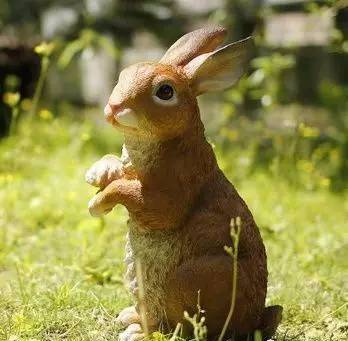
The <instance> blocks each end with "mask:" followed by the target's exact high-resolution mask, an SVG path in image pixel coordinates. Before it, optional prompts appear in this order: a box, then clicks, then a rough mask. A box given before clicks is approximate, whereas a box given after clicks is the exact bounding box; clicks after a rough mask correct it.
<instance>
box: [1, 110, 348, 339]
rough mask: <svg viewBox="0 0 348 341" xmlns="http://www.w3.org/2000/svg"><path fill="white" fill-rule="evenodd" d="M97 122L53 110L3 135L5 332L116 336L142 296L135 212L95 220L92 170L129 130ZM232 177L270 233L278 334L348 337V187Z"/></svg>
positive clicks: (224, 161) (257, 175)
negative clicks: (127, 282) (135, 292)
mask: <svg viewBox="0 0 348 341" xmlns="http://www.w3.org/2000/svg"><path fill="white" fill-rule="evenodd" d="M91 122H92V121H91V120H89V119H87V120H76V119H72V118H64V119H63V118H60V119H53V118H51V117H50V115H42V118H41V119H40V120H38V121H35V122H33V123H31V124H28V123H25V122H24V123H23V124H22V125H21V126H20V129H19V130H18V132H17V134H16V135H14V136H12V137H11V138H7V139H5V140H1V141H0V339H1V340H12V341H14V340H32V341H33V340H117V334H118V330H117V327H116V325H115V323H114V317H115V316H116V314H117V313H118V312H119V311H120V310H121V309H122V308H123V307H125V306H126V305H127V304H129V303H130V301H131V298H130V296H129V295H128V293H127V291H126V290H125V288H124V285H123V271H124V265H123V261H122V259H123V248H124V243H125V234H126V220H127V212H126V211H125V209H124V208H122V207H117V208H116V209H115V210H114V211H113V212H112V213H111V214H109V215H108V216H106V217H105V218H104V219H96V218H92V217H90V216H89V213H88V210H87V202H88V200H89V198H90V197H91V196H92V195H93V193H94V192H95V190H94V189H93V188H91V187H90V186H88V185H87V184H85V182H84V172H85V170H86V169H87V168H88V166H90V165H91V164H92V163H93V162H94V161H95V160H97V159H98V158H100V157H101V156H102V155H103V154H105V153H107V152H115V153H118V152H119V150H120V144H121V137H120V136H119V134H118V133H117V132H115V131H113V130H112V128H109V127H106V125H104V124H103V123H101V122H100V123H99V122H94V123H93V124H92V123H91ZM212 141H214V138H212ZM216 148H217V150H219V146H217V147H216ZM234 157H235V155H234ZM240 157H242V155H240ZM230 159H231V157H230V155H229V154H228V152H226V151H225V152H224V153H221V152H220V153H219V161H220V164H221V165H222V167H223V168H224V167H226V169H231V168H232V169H233V167H227V165H228V164H229V163H230V162H229V160H230ZM227 175H228V177H229V178H230V179H231V180H232V181H234V182H235V185H236V187H237V188H238V190H239V192H240V193H241V195H242V196H243V197H244V198H245V200H246V201H247V203H248V204H249V207H250V208H251V210H252V212H253V213H254V216H255V219H256V221H257V222H258V225H259V227H260V229H261V233H262V236H263V238H264V240H265V244H266V248H267V252H268V262H269V271H270V278H269V291H268V303H269V304H281V305H282V306H283V307H284V318H283V323H282V325H281V327H280V328H279V331H278V336H277V340H288V341H289V340H320V341H325V340H346V339H347V333H348V323H347V305H346V302H347V283H348V281H347V277H346V275H347V272H346V271H347V259H348V252H347V231H348V200H347V199H348V194H347V193H346V194H345V193H341V194H333V193H331V192H330V191H329V190H328V189H320V190H316V191H308V190H304V189H303V188H300V187H294V186H291V185H290V183H289V182H288V181H286V180H285V179H282V178H281V177H279V176H277V177H276V176H271V175H269V174H268V173H267V172H263V171H259V172H254V173H253V174H252V175H245V176H240V174H239V176H238V177H237V176H236V174H235V173H234V172H233V170H231V171H228V173H227ZM203 308H204V307H203ZM158 337H159V336H158V335H157V338H158Z"/></svg>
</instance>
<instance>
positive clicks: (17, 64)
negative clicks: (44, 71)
mask: <svg viewBox="0 0 348 341" xmlns="http://www.w3.org/2000/svg"><path fill="white" fill-rule="evenodd" d="M39 72H40V60H39V57H38V56H37V55H36V54H35V53H34V51H33V49H32V48H31V46H26V45H24V44H22V43H20V42H18V41H16V40H15V39H11V38H9V37H6V36H0V96H1V99H2V97H3V95H4V93H5V92H6V91H10V90H11V91H16V92H19V93H20V95H21V98H25V97H31V96H32V95H33V93H34V89H35V83H36V80H37V78H38V76H39ZM8 77H11V78H12V79H17V80H18V82H17V84H15V85H12V89H8V88H7V85H6V80H7V79H8ZM12 83H13V82H12ZM0 103H1V104H0V136H4V135H6V134H7V133H8V129H9V127H10V122H11V110H10V108H9V107H8V106H7V105H5V104H4V103H3V101H2V100H1V101H0Z"/></svg>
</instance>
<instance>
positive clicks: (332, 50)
mask: <svg viewBox="0 0 348 341" xmlns="http://www.w3.org/2000/svg"><path fill="white" fill-rule="evenodd" d="M207 22H213V23H220V24H222V25H224V26H225V27H226V28H228V31H229V37H228V41H234V40H237V39H241V38H243V37H246V36H249V35H253V36H254V37H255V42H256V48H255V51H254V58H253V60H252V62H251V67H250V71H249V74H248V75H247V76H246V77H245V78H244V79H243V80H242V81H241V82H240V83H239V85H238V86H237V87H236V88H234V89H232V90H229V91H227V92H226V93H224V94H216V95H213V96H204V98H203V99H202V101H203V103H205V104H203V105H202V111H203V114H202V115H203V118H204V121H205V123H206V126H207V131H208V134H210V135H212V136H214V139H216V140H217V141H218V142H219V143H221V144H222V146H223V147H224V148H226V149H228V148H229V146H230V145H233V146H234V148H235V146H237V148H239V147H242V148H243V150H245V152H244V154H245V155H246V154H248V158H247V159H248V162H247V164H245V162H246V158H243V160H244V161H242V163H243V165H239V166H240V167H242V168H245V167H246V168H247V169H248V171H250V170H253V169H255V167H265V168H268V169H270V170H271V171H276V172H281V171H282V170H281V168H284V169H283V170H284V171H285V173H284V174H283V175H285V176H287V177H291V176H294V177H295V178H297V176H298V175H299V174H293V172H292V171H291V172H289V167H290V168H296V169H291V170H293V171H294V172H297V171H299V173H300V175H301V176H300V178H301V179H297V180H299V181H301V182H303V183H302V185H305V186H307V187H310V188H313V187H316V186H329V187H330V188H332V189H334V190H341V189H342V188H343V187H344V185H345V180H346V179H347V176H348V166H347V156H348V134H347V110H348V109H347V105H348V104H347V103H348V90H347V89H348V58H347V57H348V40H347V34H348V9H347V1H344V0H343V1H333V0H332V1H300V0H264V1H262V0H243V1H242V0H240V1H238V0H230V1H228V0H216V1H195V0H192V1H190V0H176V1H175V0H173V1H170V0H154V1H150V0H144V1H141V0H135V1H127V0H124V1H123V0H85V1H83V0H60V1H54V0H33V1H31V0H30V1H29V0H21V1H19V0H11V1H6V0H5V1H2V2H1V4H0V27H1V30H0V32H1V34H0V97H1V98H2V103H1V104H0V134H1V136H6V135H9V134H11V127H12V128H13V129H12V133H13V132H14V131H15V126H16V125H17V123H19V122H20V121H21V120H22V118H23V119H24V118H25V117H26V116H29V115H30V116H32V117H31V119H33V120H34V119H38V118H40V112H41V114H42V115H44V116H45V113H46V114H48V112H49V114H50V115H52V116H53V117H52V118H57V117H62V116H64V115H67V114H70V115H71V114H72V113H74V114H73V116H74V117H75V118H79V119H84V118H86V117H88V120H92V121H101V120H102V115H101V109H102V108H103V107H104V105H105V103H106V101H107V98H108V96H109V94H110V92H111V89H112V88H113V86H114V85H115V82H116V80H117V75H118V73H119V71H120V70H121V69H122V68H123V67H124V66H125V65H128V64H132V63H135V62H138V61H144V60H158V59H159V58H160V57H161V55H162V54H163V53H164V51H165V50H166V48H167V47H168V46H170V44H171V43H173V42H174V41H175V40H176V39H177V38H178V37H180V35H182V34H184V33H185V32H188V31H190V30H192V29H195V28H197V27H201V26H202V25H204V24H206V23H207ZM35 47H36V49H35ZM17 97H18V98H17ZM11 101H15V102H16V103H15V104H14V103H12V102H11ZM40 110H44V111H40ZM45 110H46V111H45ZM47 111H48V112H47ZM42 115H41V116H42ZM243 172H244V169H243Z"/></svg>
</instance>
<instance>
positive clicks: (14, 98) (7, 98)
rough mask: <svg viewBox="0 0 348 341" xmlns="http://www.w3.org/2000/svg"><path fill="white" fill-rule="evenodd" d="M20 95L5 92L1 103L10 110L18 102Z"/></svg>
mask: <svg viewBox="0 0 348 341" xmlns="http://www.w3.org/2000/svg"><path fill="white" fill-rule="evenodd" d="M20 99H21V95H20V94H19V93H18V92H5V93H4V97H3V101H4V103H6V104H7V105H8V106H10V107H11V108H14V107H15V106H16V105H17V104H18V103H19V101H20Z"/></svg>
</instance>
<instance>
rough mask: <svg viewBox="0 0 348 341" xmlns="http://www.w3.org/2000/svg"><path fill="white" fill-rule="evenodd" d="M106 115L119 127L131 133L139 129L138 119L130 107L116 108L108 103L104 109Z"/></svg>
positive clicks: (108, 119)
mask: <svg viewBox="0 0 348 341" xmlns="http://www.w3.org/2000/svg"><path fill="white" fill-rule="evenodd" d="M104 116H105V118H106V120H107V121H108V122H109V123H111V124H112V126H114V127H115V128H117V129H120V130H122V131H124V132H129V133H136V132H138V131H139V124H138V119H137V117H136V114H135V113H134V111H133V110H132V109H130V108H122V107H120V106H117V107H116V108H115V107H111V106H110V105H109V104H107V105H106V107H105V109H104Z"/></svg>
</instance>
